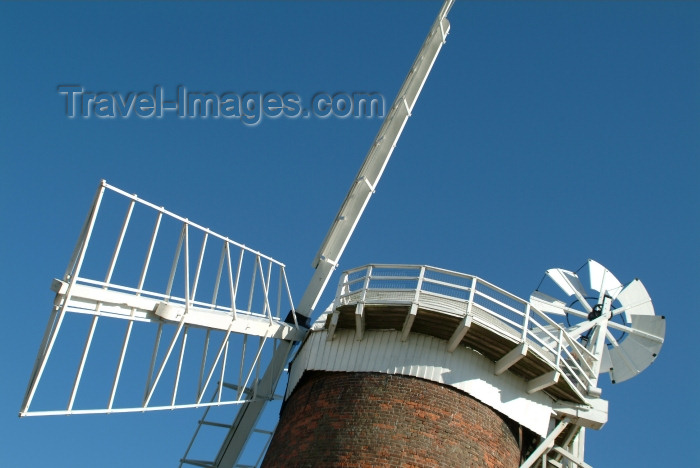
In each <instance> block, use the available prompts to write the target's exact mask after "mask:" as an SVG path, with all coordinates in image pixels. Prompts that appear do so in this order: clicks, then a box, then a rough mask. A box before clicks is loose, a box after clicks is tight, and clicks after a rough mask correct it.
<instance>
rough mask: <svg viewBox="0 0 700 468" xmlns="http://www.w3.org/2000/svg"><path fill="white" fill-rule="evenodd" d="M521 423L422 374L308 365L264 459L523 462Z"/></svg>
mask: <svg viewBox="0 0 700 468" xmlns="http://www.w3.org/2000/svg"><path fill="white" fill-rule="evenodd" d="M520 433H521V432H519V428H518V426H517V424H515V423H513V422H512V421H510V420H508V419H507V418H506V417H505V416H502V415H501V414H499V413H497V412H496V411H494V410H492V409H491V408H489V407H488V406H486V405H483V404H482V403H480V402H478V401H477V400H474V399H473V398H471V397H470V396H468V395H466V394H464V393H462V392H460V391H458V390H455V389H453V388H451V387H446V386H443V385H440V384H436V383H434V382H429V381H426V380H421V379H418V378H414V377H406V376H400V375H387V374H377V373H361V372H319V371H307V372H306V373H305V374H304V376H303V377H302V379H301V381H300V382H299V384H298V385H297V387H296V388H295V390H294V392H293V393H292V395H291V396H290V398H289V400H287V402H286V403H285V406H284V407H283V409H282V414H281V419H280V423H279V426H278V428H277V432H276V434H275V436H274V438H273V440H272V442H271V444H270V448H269V450H268V452H267V455H266V457H265V460H264V462H263V466H266V467H271V466H279V467H288V466H322V467H327V466H335V467H341V466H342V467H354V466H392V467H394V466H396V467H399V466H401V467H404V466H413V467H436V466H444V467H489V468H497V467H498V468H500V467H504V468H505V467H509V468H510V467H513V468H515V467H518V466H519V464H520V463H519V462H520V454H521V450H520V447H519V443H518V439H519V438H520V437H519V436H518V434H520Z"/></svg>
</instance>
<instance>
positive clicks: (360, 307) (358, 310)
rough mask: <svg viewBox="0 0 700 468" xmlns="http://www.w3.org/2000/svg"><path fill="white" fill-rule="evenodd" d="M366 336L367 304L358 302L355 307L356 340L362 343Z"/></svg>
mask: <svg viewBox="0 0 700 468" xmlns="http://www.w3.org/2000/svg"><path fill="white" fill-rule="evenodd" d="M364 336H365V304H364V302H358V303H357V305H356V306H355V340H357V341H362V338H363V337H364Z"/></svg>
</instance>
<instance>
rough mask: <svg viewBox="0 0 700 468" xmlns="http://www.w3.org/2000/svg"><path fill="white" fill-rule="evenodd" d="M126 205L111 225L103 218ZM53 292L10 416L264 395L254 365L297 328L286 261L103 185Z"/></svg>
mask: <svg viewBox="0 0 700 468" xmlns="http://www.w3.org/2000/svg"><path fill="white" fill-rule="evenodd" d="M124 205H126V214H125V215H124V218H123V222H122V224H121V225H118V224H115V223H114V221H115V219H116V217H115V216H112V215H111V213H112V212H113V211H114V210H115V209H118V208H120V207H121V208H122V209H123V207H124ZM105 212H107V213H108V214H107V215H103V214H104V213H105ZM98 215H103V216H98ZM107 245H111V246H112V255H111V257H108V256H106V255H107V254H106V252H109V249H108V248H106V246H107ZM194 252H196V254H195V255H192V253H194ZM97 278H100V279H97ZM52 290H53V291H54V292H55V293H56V298H55V300H54V304H53V308H52V311H51V314H50V317H49V322H48V324H47V327H46V331H45V333H44V337H43V339H42V342H41V345H40V348H39V352H38V355H37V358H36V361H35V364H34V368H33V370H32V374H31V377H30V381H29V385H28V388H27V392H26V394H25V397H24V401H23V403H22V408H21V410H20V416H39V415H59V414H79V413H112V412H137V411H139V412H142V411H152V410H161V409H175V408H191V407H206V406H215V405H231V404H240V403H244V402H246V401H251V400H254V399H259V398H263V399H271V398H272V397H273V395H272V394H271V393H272V392H271V389H264V390H261V389H259V388H257V382H258V380H259V375H260V373H261V370H262V371H263V372H264V370H265V369H266V367H267V365H268V364H269V361H270V359H271V356H272V355H273V354H274V351H275V350H276V349H277V348H278V347H279V346H280V343H281V341H284V342H285V346H286V345H288V343H289V342H295V341H299V340H301V339H302V338H303V337H304V335H305V333H306V329H305V328H304V327H301V326H299V325H298V322H297V318H296V314H295V313H294V306H293V304H294V301H293V299H292V296H291V292H290V289H289V284H288V282H287V276H286V273H285V266H284V264H282V263H280V262H278V261H277V260H275V259H273V258H271V257H268V256H266V255H264V254H262V253H260V252H257V251H255V250H252V249H250V248H248V247H246V246H245V245H242V244H239V243H237V242H235V241H233V240H231V239H229V238H227V237H224V236H221V235H219V234H216V233H215V232H212V231H211V230H209V229H207V228H204V227H202V226H200V225H198V224H195V223H193V222H191V221H189V220H188V219H186V218H182V217H180V216H178V215H176V214H174V213H171V212H169V211H167V210H165V209H164V208H163V207H158V206H156V205H154V204H152V203H149V202H147V201H145V200H142V199H140V198H138V196H136V195H132V194H129V193H127V192H124V191H122V190H120V189H118V188H116V187H114V186H111V185H109V184H107V183H106V182H105V181H101V183H100V185H99V187H98V190H97V194H96V195H95V199H94V201H93V203H92V206H91V208H90V211H89V214H88V217H87V219H86V221H85V224H84V226H83V229H82V231H81V233H80V236H79V239H78V242H77V245H76V247H75V249H74V251H73V254H72V256H71V260H70V262H69V264H68V268H67V269H66V272H65V274H64V276H63V278H62V279H55V280H54V281H53V283H52ZM204 294H211V295H210V296H208V300H206V299H200V298H201V297H202V296H203V295H204ZM288 311H289V313H288ZM282 314H284V315H282ZM285 320H286V321H285ZM98 324H99V325H100V327H98ZM115 328H117V329H120V330H122V331H123V333H121V334H120V333H116V332H115ZM59 333H61V336H62V339H61V340H60V341H59V340H57V338H58V335H59ZM83 334H84V335H83ZM83 336H84V338H83ZM117 336H122V337H123V338H122V339H121V341H119V340H115V339H114V337H117ZM256 338H257V339H256ZM80 343H82V346H80ZM232 347H233V348H234V349H235V354H234V356H236V358H237V359H236V361H237V362H233V360H230V359H228V354H229V352H230V349H231V348H232ZM72 372H75V374H72ZM73 375H74V376H73ZM72 376H73V377H72ZM71 377H72V378H71ZM124 381H128V382H129V384H128V385H121V386H120V383H121V382H124ZM139 381H141V382H143V384H144V385H143V387H140V386H139V385H136V384H135V382H139ZM166 381H170V382H171V384H167V383H165V382H166ZM40 382H43V385H42V386H41V389H40V386H39V383H40ZM85 382H87V383H88V384H87V385H83V386H81V383H85ZM210 393H211V394H212V395H213V396H212V397H211V398H207V399H205V394H210ZM268 393H269V394H268ZM32 405H33V406H32ZM37 406H38V407H40V409H35V408H36V407H37ZM47 406H48V407H49V408H51V409H43V408H46V407H47ZM57 407H58V408H60V407H62V408H63V409H58V410H56V409H54V408H57ZM30 408H31V409H30Z"/></svg>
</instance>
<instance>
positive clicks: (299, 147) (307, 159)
mask: <svg viewBox="0 0 700 468" xmlns="http://www.w3.org/2000/svg"><path fill="white" fill-rule="evenodd" d="M438 9H439V3H437V2H428V1H426V2H318V1H313V2H303V1H298V2H296V1H289V2H252V1H251V2H207V3H190V2H172V3H169V2H153V3H146V4H140V3H136V2H116V3H107V2H104V3H103V2H100V3H89V2H76V3H60V2H55V3H54V2H50V3H41V2H29V3H26V4H25V3H20V2H9V3H3V4H2V5H0V35H1V39H2V40H1V41H0V59H1V63H2V64H3V72H2V73H1V74H0V80H1V81H0V83H1V84H2V85H3V91H4V92H2V93H0V136H1V138H0V155H1V157H2V171H0V214H1V215H2V217H1V219H2V221H1V222H0V228H1V229H2V239H3V242H2V243H1V244H0V259H1V262H2V265H3V268H2V273H0V274H1V275H2V284H3V285H4V288H3V291H4V296H5V298H6V299H7V301H5V312H4V336H5V338H4V339H3V340H2V344H1V345H0V346H2V348H1V349H2V355H3V360H2V369H3V374H4V375H5V378H4V383H3V384H2V385H1V386H0V405H2V406H1V411H0V418H1V419H0V420H1V421H2V422H1V423H0V435H1V436H2V446H3V450H2V454H1V455H0V459H1V460H2V465H3V466H8V467H19V466H23V467H24V466H43V465H52V466H70V467H88V466H95V465H99V466H103V467H121V466H152V467H160V466H163V467H165V466H173V465H174V464H175V463H176V462H177V460H178V459H179V457H180V456H181V455H182V453H183V451H184V448H185V445H186V443H187V442H188V441H189V438H190V436H191V433H192V430H193V429H194V426H195V424H196V421H197V419H198V417H199V416H200V411H199V410H186V411H184V410H183V411H178V412H165V413H152V414H134V415H109V416H71V417H50V418H29V419H23V420H19V419H18V418H17V416H16V415H17V411H18V409H19V406H20V403H21V399H22V395H23V392H24V389H25V385H26V382H27V379H28V376H29V372H30V369H31V366H32V364H33V361H34V358H35V355H36V350H37V348H38V345H39V343H40V341H41V336H42V333H43V329H44V326H45V323H46V320H47V317H48V313H49V311H50V306H51V301H52V293H51V291H50V290H49V284H50V281H51V279H52V278H54V277H59V276H61V275H62V273H63V271H64V269H65V266H66V264H67V262H68V260H69V257H70V253H71V250H72V248H73V245H74V243H75V240H76V238H77V235H78V232H79V229H80V226H81V223H82V221H83V219H84V217H85V213H86V211H87V209H88V206H89V203H90V200H91V198H92V195H93V193H94V191H95V189H96V187H97V184H98V182H99V180H100V179H106V180H107V181H108V182H110V183H112V184H114V185H116V186H118V187H121V188H123V189H124V190H127V191H128V192H134V193H138V194H139V196H141V197H143V198H145V199H147V200H149V201H152V202H154V203H156V204H158V205H164V206H166V208H168V209H170V210H171V211H174V212H176V213H178V214H181V215H183V216H187V217H189V218H190V219H192V220H194V221H196V222H199V223H200V224H203V225H206V226H209V227H211V228H212V229H213V230H215V231H217V232H220V233H222V234H225V235H228V236H229V237H231V238H233V239H235V240H237V241H240V242H243V243H245V244H247V245H249V246H251V247H253V248H255V249H258V250H260V251H262V252H265V253H267V254H269V255H271V256H273V257H275V258H278V259H279V260H281V261H283V262H284V263H285V264H286V265H287V272H288V276H289V278H290V283H291V288H292V292H293V294H294V297H295V298H299V297H301V294H302V292H303V290H304V287H305V285H306V282H307V281H308V279H309V278H310V275H311V268H310V263H311V260H312V258H313V255H314V254H315V253H316V250H317V248H318V246H319V244H320V242H321V240H322V238H323V236H324V235H325V233H326V230H327V228H328V226H329V225H330V222H331V220H332V219H333V216H334V215H335V213H336V211H337V209H338V207H339V205H340V203H341V201H342V199H343V197H344V195H345V193H346V191H347V189H348V187H349V186H350V183H351V181H352V179H353V177H354V175H355V174H356V172H357V170H358V168H359V165H360V163H361V162H362V159H363V158H364V156H365V154H366V151H367V149H368V148H369V145H370V143H371V141H372V139H373V138H374V135H375V134H376V132H377V130H378V128H379V126H380V124H381V122H380V120H379V119H353V118H348V119H339V118H328V119H320V118H308V119H303V118H297V119H291V118H278V119H263V121H262V122H261V123H260V124H259V125H257V126H246V125H244V124H243V123H241V122H240V121H238V120H229V119H203V118H198V119H179V118H177V117H176V116H175V115H166V116H165V117H164V118H162V119H154V118H151V119H141V118H137V117H136V116H131V117H130V118H125V119H124V118H122V119H96V118H89V119H83V118H76V119H69V118H67V117H66V115H65V98H64V96H62V95H60V94H59V93H58V92H57V86H59V85H66V84H78V85H81V86H82V87H84V88H85V89H87V90H91V91H95V92H100V91H104V92H110V93H112V92H114V93H121V94H122V95H126V94H127V93H129V92H150V91H151V90H152V89H153V87H154V86H156V85H160V86H162V87H163V88H164V89H165V92H166V93H167V94H169V95H170V96H173V95H174V94H175V90H176V88H177V86H179V85H184V86H186V87H187V88H188V89H189V90H199V91H212V92H215V93H225V92H235V93H239V94H243V93H246V92H261V93H266V92H276V93H285V92H294V93H298V94H299V95H300V96H302V97H303V98H304V99H307V100H308V99H310V97H311V96H313V95H314V94H315V93H318V92H329V93H335V92H346V93H351V92H360V91H362V92H377V93H380V94H382V95H383V96H384V97H385V98H386V100H387V105H388V103H389V102H390V101H391V100H392V99H393V97H394V94H395V93H396V91H397V90H398V88H399V86H400V84H401V82H402V80H403V78H404V77H405V75H406V73H407V70H408V67H409V66H410V64H411V63H412V61H413V59H414V56H415V54H416V52H417V51H418V48H419V47H420V44H421V43H422V41H423V39H424V37H425V34H426V33H427V31H428V29H429V26H430V24H431V23H432V21H433V19H434V16H435V14H436V13H437V11H438ZM449 18H450V21H451V24H452V30H451V33H450V35H449V37H448V42H447V44H446V46H445V48H444V49H443V51H442V52H441V54H440V56H439V57H438V60H437V62H436V65H435V67H434V69H433V72H432V74H431V75H430V77H429V79H428V82H427V84H426V86H425V88H424V90H423V93H422V95H421V97H420V99H419V101H418V104H417V105H416V107H415V109H414V112H413V117H412V118H411V119H410V120H409V122H408V124H407V126H406V129H405V131H404V134H403V136H402V138H401V140H400V141H399V144H398V147H397V149H396V151H395V152H394V154H393V157H392V159H391V161H390V163H389V165H388V168H387V170H386V172H385V174H384V177H383V179H382V181H381V183H380V185H379V187H378V190H377V192H376V195H375V196H374V197H373V199H372V200H371V202H370V205H369V207H368V209H367V211H366V213H365V216H364V218H363V219H362V220H361V222H360V224H359V227H358V229H357V231H356V233H355V235H354V237H353V238H352V239H351V241H350V243H349V245H348V248H347V250H346V252H345V254H344V256H343V258H342V261H341V269H346V268H352V267H355V266H359V265H363V264H366V263H370V262H375V263H380V262H387V263H416V264H429V265H435V266H439V267H443V268H448V269H452V270H457V271H463V272H466V273H470V274H475V275H478V276H480V277H482V278H484V279H486V280H488V281H491V282H493V283H495V284H497V285H499V286H501V287H503V288H505V289H507V290H509V291H511V292H513V293H515V294H517V295H519V296H521V297H527V296H528V295H529V293H530V292H531V291H532V290H533V289H534V288H535V287H536V286H537V285H538V283H539V281H540V279H541V277H542V275H543V273H544V271H545V270H546V269H548V268H552V267H562V268H567V269H577V268H578V267H579V266H580V265H582V264H583V263H584V262H585V260H586V259H588V258H594V259H596V260H598V261H599V262H601V263H602V264H604V265H605V266H607V267H608V268H610V269H611V270H612V271H613V272H614V273H615V274H616V276H617V277H618V278H619V279H620V280H622V281H623V282H627V281H630V280H632V279H633V278H636V277H638V278H640V279H641V280H642V281H643V282H644V284H645V286H646V288H647V290H648V291H649V293H650V294H651V297H652V299H653V300H654V305H655V308H656V312H657V314H660V315H665V316H666V317H667V318H668V328H667V334H666V343H665V344H664V347H663V349H662V352H661V354H660V356H659V358H658V359H657V362H655V363H654V364H653V365H652V366H651V367H650V368H649V369H647V370H646V371H645V372H644V373H643V374H641V375H640V376H638V377H636V378H635V379H633V380H631V381H628V382H624V383H622V384H619V385H616V386H612V385H609V384H608V383H607V377H606V376H603V377H602V381H603V382H605V384H604V385H603V396H604V397H605V398H607V399H608V400H609V401H610V420H609V422H608V424H607V425H606V426H605V427H604V428H603V429H602V430H601V431H598V432H593V431H589V432H588V434H587V460H588V462H589V463H591V464H593V465H594V466H599V467H618V466H636V467H657V466H689V465H693V464H696V463H698V462H700V460H699V459H698V458H697V457H698V455H697V451H695V450H693V447H694V444H695V442H696V439H697V435H698V430H697V423H696V420H697V419H698V417H700V411H699V405H698V402H697V394H696V393H697V392H696V388H697V375H698V371H699V369H698V365H697V361H696V358H697V355H698V354H697V348H696V346H695V341H696V339H697V331H696V326H695V322H696V321H695V320H694V317H695V312H696V309H697V301H695V300H694V295H695V294H696V292H697V290H698V288H697V284H698V281H700V274H699V273H698V266H697V265H698V261H699V260H700V251H699V249H698V240H699V234H700V229H699V227H700V222H699V221H700V215H699V214H698V211H699V210H698V207H699V206H700V190H699V189H698V178H699V176H700V159H699V156H700V111H699V109H700V107H699V106H700V86H699V85H698V83H700V37H699V36H700V33H699V31H700V4H698V3H693V2H466V1H461V2H457V4H456V5H455V7H454V8H453V10H452V12H451V14H450V17H449ZM120 216H121V215H120ZM336 282H337V275H336V276H334V278H333V279H332V280H331V287H329V292H330V294H326V297H325V298H324V299H323V300H322V303H326V302H327V301H329V300H330V299H331V297H332V290H333V289H334V287H333V285H334V284H335V283H336ZM69 372H70V373H72V372H73V370H70V371H69ZM693 462H695V463H693Z"/></svg>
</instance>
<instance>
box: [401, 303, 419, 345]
mask: <svg viewBox="0 0 700 468" xmlns="http://www.w3.org/2000/svg"><path fill="white" fill-rule="evenodd" d="M417 314H418V303H416V302H414V303H413V304H411V310H409V311H408V315H406V319H405V320H404V321H403V328H402V329H401V341H406V340H407V339H408V335H409V334H410V333H411V327H413V322H414V320H416V315H417Z"/></svg>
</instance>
